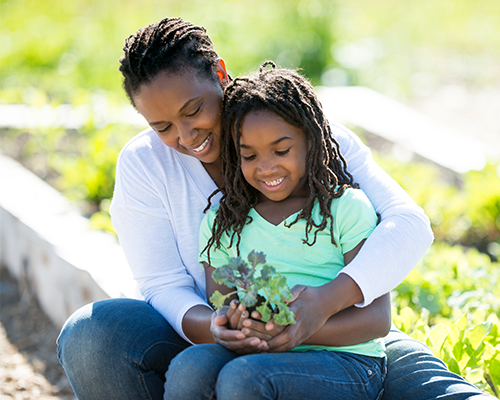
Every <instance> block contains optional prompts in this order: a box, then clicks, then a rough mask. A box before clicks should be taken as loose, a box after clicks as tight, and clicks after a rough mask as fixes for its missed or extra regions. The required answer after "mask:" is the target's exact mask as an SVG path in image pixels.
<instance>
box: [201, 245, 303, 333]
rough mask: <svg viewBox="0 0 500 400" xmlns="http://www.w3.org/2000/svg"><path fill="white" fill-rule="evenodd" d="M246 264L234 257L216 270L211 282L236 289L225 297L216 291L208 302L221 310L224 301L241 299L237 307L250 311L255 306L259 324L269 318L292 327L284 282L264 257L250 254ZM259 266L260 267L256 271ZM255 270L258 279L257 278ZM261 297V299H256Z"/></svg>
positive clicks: (258, 253) (283, 278) (287, 290)
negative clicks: (235, 295) (258, 271)
mask: <svg viewBox="0 0 500 400" xmlns="http://www.w3.org/2000/svg"><path fill="white" fill-rule="evenodd" d="M248 262H249V264H248V263H247V262H245V261H244V260H243V259H242V258H240V257H233V258H231V259H230V260H229V264H226V265H223V266H221V267H219V268H217V269H216V270H215V271H214V272H213V273H212V278H213V279H214V281H215V282H216V283H218V284H223V285H226V286H227V287H228V288H235V290H234V291H232V292H230V293H228V294H222V293H220V292H219V291H218V290H216V291H215V292H214V294H213V295H212V296H211V297H210V302H211V303H212V304H213V305H214V306H215V307H216V308H217V309H220V308H222V306H223V305H224V303H225V301H226V300H227V299H228V298H229V297H230V296H232V295H234V294H239V295H240V303H241V304H243V305H244V306H245V307H247V308H250V307H254V306H255V305H257V307H256V310H257V311H258V312H259V313H260V314H261V316H262V320H263V321H265V322H267V321H269V320H270V319H271V317H272V318H273V319H274V320H275V321H276V323H277V324H279V325H289V324H294V323H295V318H294V315H293V312H292V311H291V310H290V309H289V308H288V305H287V303H286V302H287V301H290V300H291V299H292V293H291V292H290V289H289V288H288V286H287V284H286V278H285V277H284V276H282V275H281V274H279V273H277V272H276V269H275V268H274V267H272V266H270V265H267V264H266V257H265V255H264V253H261V252H255V251H254V250H252V251H251V252H250V254H249V255H248ZM260 264H262V267H260V268H257V267H258V266H259V265H260ZM257 269H259V270H260V276H257V275H256V272H257ZM259 292H261V293H263V296H261V295H259Z"/></svg>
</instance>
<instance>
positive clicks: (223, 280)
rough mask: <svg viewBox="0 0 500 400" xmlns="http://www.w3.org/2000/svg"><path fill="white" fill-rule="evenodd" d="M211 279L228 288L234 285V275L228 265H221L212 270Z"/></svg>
mask: <svg viewBox="0 0 500 400" xmlns="http://www.w3.org/2000/svg"><path fill="white" fill-rule="evenodd" d="M212 279H213V280H214V281H215V282H216V283H218V284H223V285H226V286H227V287H230V288H231V287H235V286H236V277H235V276H234V270H233V269H232V268H231V266H230V265H223V266H222V267H219V268H216V269H215V270H214V272H212Z"/></svg>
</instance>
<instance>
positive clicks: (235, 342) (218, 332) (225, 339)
mask: <svg viewBox="0 0 500 400" xmlns="http://www.w3.org/2000/svg"><path fill="white" fill-rule="evenodd" d="M228 309H229V307H227V306H226V307H223V308H222V309H220V310H218V311H215V312H214V313H213V314H212V320H211V324H210V332H211V333H212V336H213V338H214V342H215V343H218V344H220V345H222V346H224V347H225V348H227V349H228V350H231V351H234V352H235V353H236V354H241V355H243V354H252V353H260V352H261V351H262V350H261V348H260V347H259V346H260V345H261V344H262V341H261V340H260V339H259V338H257V337H247V336H246V335H245V334H243V333H242V332H241V331H240V330H236V329H230V328H229V318H228V316H227V311H228Z"/></svg>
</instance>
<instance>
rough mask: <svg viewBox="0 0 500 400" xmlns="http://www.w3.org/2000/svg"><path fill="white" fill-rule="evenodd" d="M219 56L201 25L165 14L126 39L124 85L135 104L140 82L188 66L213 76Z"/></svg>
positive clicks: (144, 82) (202, 74) (202, 73)
mask: <svg viewBox="0 0 500 400" xmlns="http://www.w3.org/2000/svg"><path fill="white" fill-rule="evenodd" d="M218 59H219V56H218V55H217V52H216V51H215V48H214V45H213V43H212V41H211V40H210V37H209V36H208V35H207V34H206V30H205V28H204V27H202V26H197V25H193V24H192V23H191V22H188V21H184V20H183V19H181V18H164V19H162V20H161V21H159V22H156V23H154V24H150V25H148V26H145V27H144V28H141V29H139V30H138V31H137V32H136V33H134V34H133V35H130V36H129V37H128V38H127V39H126V41H125V45H124V47H123V56H122V57H121V58H120V71H121V73H122V75H123V78H124V80H123V87H124V88H125V91H126V93H127V95H128V97H129V99H130V101H131V103H132V105H134V106H135V104H134V96H135V95H136V94H137V93H138V92H139V90H140V88H141V86H142V85H144V84H147V83H150V82H151V81H152V80H153V79H154V78H155V77H156V76H157V75H158V74H159V73H160V72H162V71H171V72H177V71H179V70H181V69H182V68H191V69H194V70H196V71H197V72H198V73H199V74H200V76H203V77H209V78H213V79H216V78H215V68H216V65H217V61H218Z"/></svg>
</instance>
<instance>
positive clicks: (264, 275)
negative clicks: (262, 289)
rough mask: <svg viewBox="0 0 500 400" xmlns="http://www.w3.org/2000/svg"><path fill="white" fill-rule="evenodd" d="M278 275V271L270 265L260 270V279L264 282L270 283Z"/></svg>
mask: <svg viewBox="0 0 500 400" xmlns="http://www.w3.org/2000/svg"><path fill="white" fill-rule="evenodd" d="M274 274H276V269H275V268H274V267H272V266H270V265H264V266H263V267H262V269H261V270H260V278H261V279H262V280H263V281H266V282H267V281H269V280H270V279H271V278H272V276H273V275H274Z"/></svg>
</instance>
